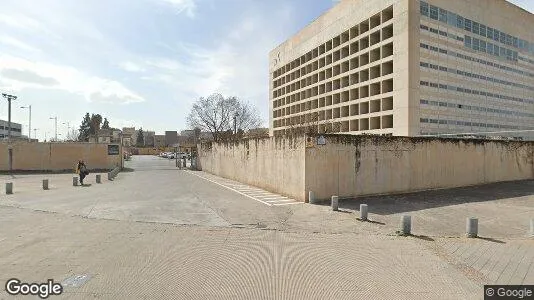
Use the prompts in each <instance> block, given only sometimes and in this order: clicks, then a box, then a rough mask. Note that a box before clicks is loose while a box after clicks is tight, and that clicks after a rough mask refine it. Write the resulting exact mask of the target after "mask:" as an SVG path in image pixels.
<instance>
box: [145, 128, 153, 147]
mask: <svg viewBox="0 0 534 300" xmlns="http://www.w3.org/2000/svg"><path fill="white" fill-rule="evenodd" d="M155 135H156V132H154V131H143V141H144V142H145V145H144V146H145V147H153V146H154V136H155Z"/></svg>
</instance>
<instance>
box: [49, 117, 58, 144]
mask: <svg viewBox="0 0 534 300" xmlns="http://www.w3.org/2000/svg"><path fill="white" fill-rule="evenodd" d="M50 120H54V128H55V129H54V135H55V139H56V140H55V141H56V142H57V116H55V117H53V118H52V117H51V118H50Z"/></svg>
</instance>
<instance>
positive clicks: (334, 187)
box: [199, 135, 534, 201]
mask: <svg viewBox="0 0 534 300" xmlns="http://www.w3.org/2000/svg"><path fill="white" fill-rule="evenodd" d="M309 141H311V142H306V139H305V138H304V137H302V138H288V137H272V138H266V139H257V140H253V139H251V140H248V141H247V140H245V141H240V142H238V143H235V144H234V143H228V144H216V143H212V144H204V145H202V146H201V150H200V152H199V163H200V166H201V168H202V169H203V170H205V171H207V172H210V173H213V174H216V175H219V176H222V177H226V178H230V179H234V180H237V181H240V182H244V183H247V184H251V185H255V186H258V187H261V188H264V189H266V190H269V191H273V192H277V193H280V194H283V195H287V196H291V197H293V198H295V199H298V200H301V201H304V200H305V199H306V194H307V191H310V190H311V191H314V192H315V196H316V198H318V199H328V198H329V197H330V196H332V195H338V196H340V197H354V196H361V195H374V194H388V193H400V192H412V191H419V190H426V189H434V188H451V187H460V186H467V185H476V184H484V183H491V182H498V181H509V180H521V179H533V178H534V163H533V156H534V155H533V152H534V142H508V141H478V140H457V139H435V138H408V137H380V136H354V135H327V136H325V141H326V144H325V145H318V144H317V139H316V137H310V139H309Z"/></svg>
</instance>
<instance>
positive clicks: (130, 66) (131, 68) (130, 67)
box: [119, 61, 145, 73]
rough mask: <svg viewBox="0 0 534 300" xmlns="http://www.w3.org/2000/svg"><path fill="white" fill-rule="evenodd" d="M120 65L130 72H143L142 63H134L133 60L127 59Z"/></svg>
mask: <svg viewBox="0 0 534 300" xmlns="http://www.w3.org/2000/svg"><path fill="white" fill-rule="evenodd" d="M119 67H120V68H121V69H123V70H125V71H128V72H134V73H135V72H143V71H144V70H145V69H143V68H142V67H141V66H140V65H138V64H136V63H133V62H131V61H125V62H122V63H120V64H119Z"/></svg>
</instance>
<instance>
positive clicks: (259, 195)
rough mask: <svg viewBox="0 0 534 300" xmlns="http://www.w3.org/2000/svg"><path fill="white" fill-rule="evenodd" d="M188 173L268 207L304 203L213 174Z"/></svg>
mask: <svg viewBox="0 0 534 300" xmlns="http://www.w3.org/2000/svg"><path fill="white" fill-rule="evenodd" d="M186 172H188V173H190V174H193V175H195V176H197V177H200V178H202V179H205V180H207V181H209V182H212V183H215V184H217V185H220V186H222V187H224V188H227V189H229V190H231V191H234V192H236V193H238V194H241V195H243V196H245V197H248V198H251V199H253V200H256V201H258V202H261V203H263V204H265V205H268V206H282V205H292V204H302V202H298V201H296V200H294V199H291V198H288V197H285V196H282V195H279V194H275V193H271V192H267V191H265V190H262V189H260V188H256V187H253V186H248V185H243V184H236V183H235V182H230V181H228V180H227V179H226V180H225V179H223V178H222V177H218V176H213V175H211V174H206V175H205V176H202V175H198V174H195V173H194V172H191V171H186ZM221 179H222V180H221ZM264 200H265V201H264Z"/></svg>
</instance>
